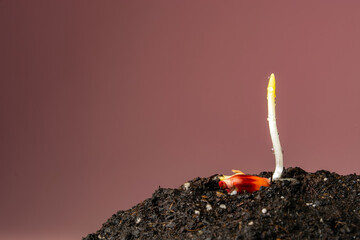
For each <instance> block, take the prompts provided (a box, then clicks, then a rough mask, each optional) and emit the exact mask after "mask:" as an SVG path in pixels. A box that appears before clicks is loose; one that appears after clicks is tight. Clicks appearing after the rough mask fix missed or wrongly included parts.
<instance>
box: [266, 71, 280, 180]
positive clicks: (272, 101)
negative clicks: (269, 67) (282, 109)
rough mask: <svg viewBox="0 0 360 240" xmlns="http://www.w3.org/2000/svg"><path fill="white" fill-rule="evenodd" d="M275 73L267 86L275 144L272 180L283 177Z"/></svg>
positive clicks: (271, 128)
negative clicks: (276, 107)
mask: <svg viewBox="0 0 360 240" xmlns="http://www.w3.org/2000/svg"><path fill="white" fill-rule="evenodd" d="M275 87H276V86H275V75H274V74H273V73H272V74H271V75H270V79H269V84H268V88H267V101H268V119H267V120H268V122H269V130H270V136H271V141H272V144H273V150H274V154H275V171H274V174H273V177H272V180H273V181H274V180H277V179H279V178H280V177H281V174H282V172H283V168H284V166H283V152H282V148H281V144H280V138H279V132H278V130H277V126H276V114H275V98H276V95H275Z"/></svg>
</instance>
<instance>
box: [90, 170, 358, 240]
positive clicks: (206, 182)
mask: <svg viewBox="0 0 360 240" xmlns="http://www.w3.org/2000/svg"><path fill="white" fill-rule="evenodd" d="M259 176H262V177H270V176H271V173H270V172H262V173H261V174H260V175H259ZM282 177H283V178H294V179H295V180H283V181H276V182H273V183H272V184H271V186H270V187H262V188H261V189H260V190H259V191H257V192H254V193H238V194H237V195H229V194H227V193H226V191H225V190H222V189H220V188H219V185H218V182H219V179H218V175H213V176H210V177H208V178H195V179H193V180H191V181H189V182H188V183H185V184H184V185H182V186H180V187H179V188H177V189H167V188H159V189H158V190H156V191H155V192H154V193H153V196H152V198H149V199H146V200H145V201H143V202H141V203H139V204H138V205H136V206H134V207H133V208H131V209H129V210H126V211H118V212H117V213H116V214H114V215H113V216H112V217H111V218H110V219H108V221H107V222H105V223H104V224H103V226H102V228H101V229H99V230H98V231H97V232H96V233H92V234H89V235H88V236H87V237H85V238H83V240H98V239H108V240H115V239H116V240H117V239H121V240H131V239H206V240H211V239H212V240H214V239H221V240H222V239H360V201H359V199H360V176H359V175H356V174H351V175H347V176H341V175H338V174H336V173H330V172H328V171H324V170H321V171H317V172H315V173H308V172H305V171H304V170H302V169H301V168H288V169H285V171H284V173H283V175H282Z"/></svg>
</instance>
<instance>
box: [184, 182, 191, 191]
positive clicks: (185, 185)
mask: <svg viewBox="0 0 360 240" xmlns="http://www.w3.org/2000/svg"><path fill="white" fill-rule="evenodd" d="M183 186H184V189H185V190H188V189H189V187H190V183H188V182H186V183H184V185H183Z"/></svg>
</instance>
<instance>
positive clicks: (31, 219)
mask: <svg viewBox="0 0 360 240" xmlns="http://www.w3.org/2000/svg"><path fill="white" fill-rule="evenodd" d="M359 12H360V2H359V1H346V2H344V1H301V2H297V3H294V2H290V1H256V2H254V1H89V0H87V1H48V0H44V1H26V0H24V1H11V0H0V36H1V37H0V91H1V92H0V93H1V94H0V111H1V112H0V113H1V117H0V128H1V129H0V136H1V137H0V144H1V145H0V146H1V151H0V164H1V165H0V187H1V189H0V191H1V198H0V201H1V204H0V212H1V214H0V233H1V234H0V238H1V239H81V237H82V236H85V235H87V234H88V233H90V232H94V231H96V230H97V229H99V228H100V227H101V224H102V223H103V222H105V221H106V220H107V219H108V218H109V217H110V216H111V215H112V214H113V213H115V212H116V211H118V210H125V209H128V208H130V207H131V206H133V205H135V204H137V203H139V202H141V201H142V200H144V199H145V198H148V197H150V196H151V194H152V193H153V192H154V190H155V189H157V188H158V187H159V185H160V186H161V187H172V188H174V187H178V186H180V185H181V184H183V183H184V182H186V181H187V180H190V179H192V178H194V177H197V176H200V177H207V176H210V175H212V174H215V173H230V170H231V169H240V170H242V171H244V172H246V173H259V172H261V171H273V169H274V158H273V155H272V153H271V147H272V146H271V141H270V136H269V133H268V126H267V121H266V117H267V116H266V115H267V109H266V107H267V105H266V86H267V79H268V76H269V75H270V73H271V72H274V73H275V75H276V80H277V83H278V85H277V97H278V98H277V103H278V104H277V114H278V128H279V131H280V137H281V142H282V145H283V148H284V151H285V155H284V156H285V159H284V160H285V166H286V167H290V166H300V167H302V168H303V169H305V170H307V171H316V170H319V169H327V170H330V171H336V172H338V173H341V174H350V173H358V174H359V169H360V162H359V151H360V145H359V143H360V94H359V89H360V14H359Z"/></svg>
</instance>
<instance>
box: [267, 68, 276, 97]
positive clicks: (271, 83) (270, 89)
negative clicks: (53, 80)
mask: <svg viewBox="0 0 360 240" xmlns="http://www.w3.org/2000/svg"><path fill="white" fill-rule="evenodd" d="M267 95H268V97H269V95H273V96H272V97H273V98H275V75H274V74H273V73H272V74H271V75H270V79H269V85H268V88H267Z"/></svg>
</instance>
